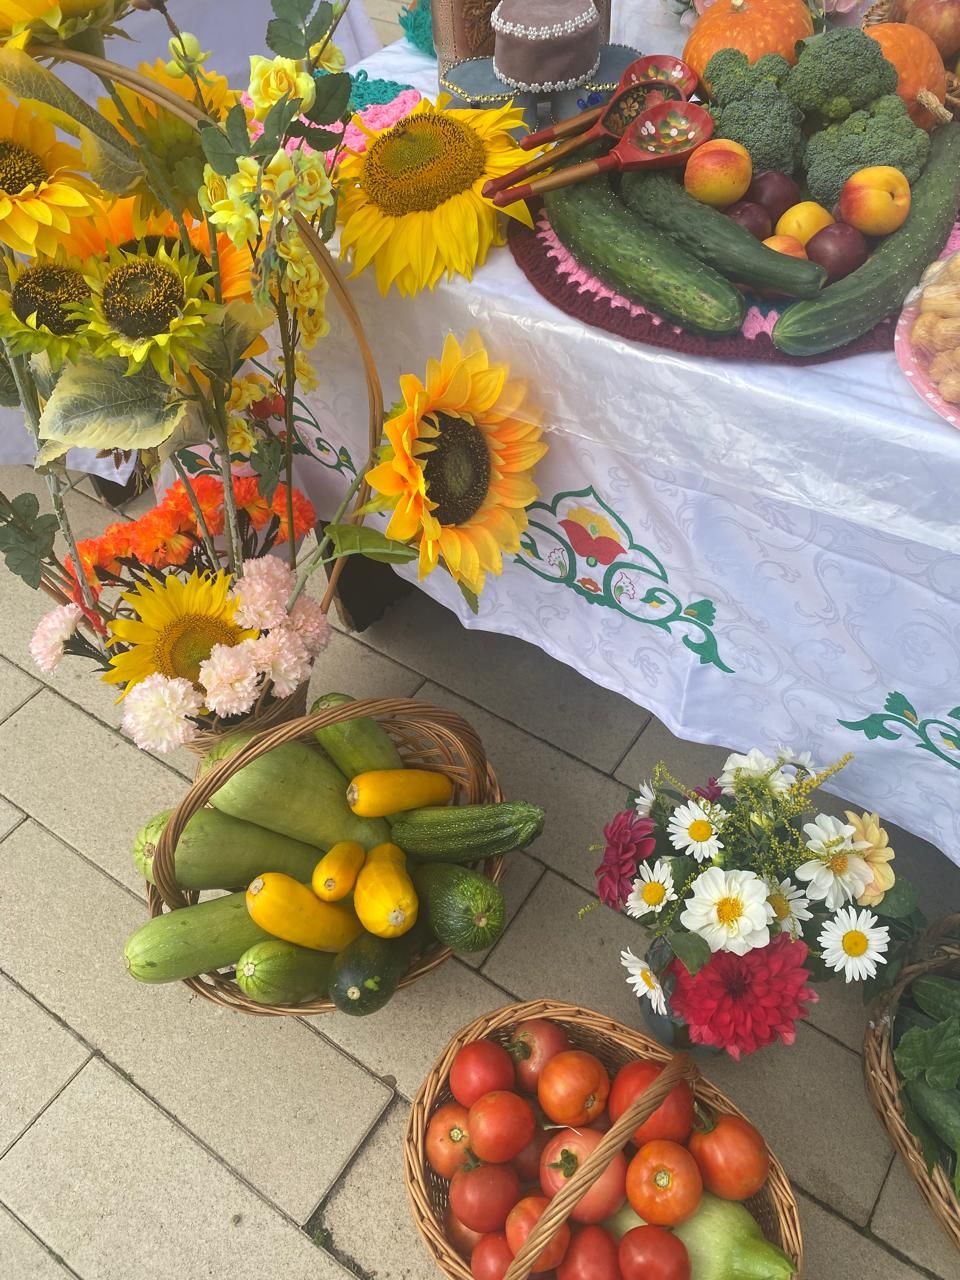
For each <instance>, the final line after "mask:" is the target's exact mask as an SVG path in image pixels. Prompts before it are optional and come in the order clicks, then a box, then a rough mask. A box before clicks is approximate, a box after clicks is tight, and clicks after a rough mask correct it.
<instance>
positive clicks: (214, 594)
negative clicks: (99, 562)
mask: <svg viewBox="0 0 960 1280" xmlns="http://www.w3.org/2000/svg"><path fill="white" fill-rule="evenodd" d="M231 581H232V579H231V577H230V575H229V574H228V573H223V572H220V573H216V574H204V575H203V576H201V575H200V574H198V573H197V572H196V571H194V572H193V573H191V575H190V577H189V578H187V580H186V581H183V580H182V579H180V578H178V577H177V576H176V575H175V574H169V575H168V576H167V577H166V578H163V579H162V580H160V581H158V580H156V579H151V581H150V582H148V583H143V584H141V585H139V586H138V587H136V588H135V589H134V590H133V591H125V592H124V593H123V596H122V598H123V599H124V600H125V601H126V602H127V604H128V605H130V607H131V608H132V609H133V612H134V614H135V615H136V616H135V617H134V618H116V619H114V620H113V621H112V622H110V623H108V624H107V625H108V627H109V630H110V640H109V643H110V644H111V645H119V644H122V645H126V646H128V647H127V648H125V649H124V650H123V652H122V653H116V654H114V655H113V657H112V658H111V659H110V665H111V670H110V671H108V672H107V673H106V675H105V676H104V677H103V679H104V680H105V681H106V682H107V684H123V685H126V689H124V693H125V694H126V693H128V692H129V690H130V689H132V688H133V686H134V685H135V684H139V683H140V681H141V680H146V678H147V676H150V675H153V673H154V672H155V671H159V673H160V674H161V675H162V676H166V677H167V679H169V680H173V679H175V678H176V677H177V676H180V677H182V678H183V679H184V680H189V681H190V682H191V683H192V684H196V682H197V680H198V679H199V677H200V663H201V662H205V661H206V659H207V658H209V657H210V653H211V650H212V649H213V646H214V645H215V644H225V645H230V646H233V645H236V644H240V642H241V641H242V640H247V639H251V638H253V637H255V636H257V635H258V632H256V631H246V630H244V628H243V627H241V626H238V624H237V623H236V622H235V621H234V614H235V613H236V610H237V605H236V601H234V600H230V599H228V594H227V593H228V592H229V590H230V583H231Z"/></svg>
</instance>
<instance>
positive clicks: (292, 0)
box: [270, 0, 316, 22]
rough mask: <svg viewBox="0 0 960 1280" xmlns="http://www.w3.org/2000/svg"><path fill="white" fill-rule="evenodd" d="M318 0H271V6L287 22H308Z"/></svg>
mask: <svg viewBox="0 0 960 1280" xmlns="http://www.w3.org/2000/svg"><path fill="white" fill-rule="evenodd" d="M315 3H316V0H270V8H271V9H272V10H273V12H274V13H275V14H276V15H277V17H278V18H282V19H283V20H284V21H285V22H306V20H307V18H308V17H309V16H310V10H311V9H312V8H313V6H314V4H315Z"/></svg>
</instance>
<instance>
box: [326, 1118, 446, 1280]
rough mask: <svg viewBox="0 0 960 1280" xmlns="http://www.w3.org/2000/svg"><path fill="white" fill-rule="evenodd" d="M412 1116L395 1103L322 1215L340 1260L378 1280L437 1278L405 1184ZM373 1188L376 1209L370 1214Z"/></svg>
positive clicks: (339, 1184) (428, 1279)
mask: <svg viewBox="0 0 960 1280" xmlns="http://www.w3.org/2000/svg"><path fill="white" fill-rule="evenodd" d="M409 1114H410V1108H409V1107H408V1106H407V1104H406V1103H405V1102H402V1101H400V1100H398V1101H397V1102H396V1103H394V1105H393V1106H392V1107H391V1108H390V1110H389V1112H388V1113H387V1115H386V1116H385V1117H384V1119H383V1121H382V1122H381V1123H380V1125H378V1127H377V1128H376V1129H375V1130H374V1132H373V1133H372V1134H371V1135H370V1137H369V1139H368V1140H367V1142H366V1144H365V1145H364V1148H363V1150H362V1151H361V1152H360V1154H359V1155H358V1156H357V1158H356V1160H355V1161H354V1162H353V1164H352V1165H351V1166H350V1168H349V1169H348V1171H347V1173H346V1174H345V1176H344V1177H343V1178H341V1180H340V1181H339V1182H338V1183H337V1185H336V1187H335V1188H334V1191H333V1193H332V1195H331V1196H330V1198H329V1200H328V1201H327V1202H326V1204H325V1205H324V1206H323V1209H322V1212H321V1222H322V1225H323V1227H324V1228H325V1229H326V1230H327V1231H329V1232H330V1236H331V1240H330V1248H331V1249H332V1250H333V1252H334V1253H335V1254H336V1256H337V1257H338V1258H340V1259H341V1260H342V1261H343V1262H344V1264H345V1265H346V1266H350V1264H351V1263H353V1264H355V1265H357V1266H359V1267H361V1268H362V1269H363V1271H364V1272H365V1273H366V1275H368V1276H370V1277H373V1280H437V1275H438V1272H437V1269H436V1266H435V1265H434V1262H433V1260H432V1258H431V1257H430V1255H429V1253H428V1252H427V1248H426V1245H425V1244H424V1243H423V1240H422V1238H421V1236H420V1233H419V1231H418V1230H417V1228H416V1227H415V1226H414V1223H413V1219H412V1217H411V1216H410V1208H409V1205H408V1204H407V1195H406V1191H405V1188H404V1185H403V1161H402V1159H401V1157H400V1152H401V1149H402V1146H403V1141H404V1136H405V1134H406V1131H407V1119H408V1117H409ZM372 1188H376V1193H375V1202H376V1209H375V1211H374V1212H372V1213H371V1211H370V1206H371V1189H372Z"/></svg>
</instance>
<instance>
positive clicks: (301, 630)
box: [290, 596, 330, 658]
mask: <svg viewBox="0 0 960 1280" xmlns="http://www.w3.org/2000/svg"><path fill="white" fill-rule="evenodd" d="M290 625H291V627H293V629H294V631H295V632H296V633H297V635H298V636H299V637H300V639H301V640H302V641H303V643H304V645H305V646H306V649H307V653H309V655H310V657H311V658H315V657H316V656H317V654H318V653H323V651H324V649H325V648H326V647H327V645H328V644H329V643H330V623H329V622H328V621H327V615H326V614H325V613H324V612H323V610H322V609H321V608H320V605H319V604H318V603H317V601H316V600H311V599H310V598H309V596H301V597H300V599H299V600H298V601H297V603H296V604H295V605H294V606H293V608H292V610H291V611H290Z"/></svg>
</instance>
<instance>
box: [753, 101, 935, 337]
mask: <svg viewBox="0 0 960 1280" xmlns="http://www.w3.org/2000/svg"><path fill="white" fill-rule="evenodd" d="M958 201H960V124H946V125H942V126H941V127H940V128H939V129H937V130H936V131H935V132H934V134H933V136H932V138H931V139H930V159H929V160H928V161H927V167H926V169H924V171H923V173H922V174H921V175H920V177H919V178H918V179H917V181H916V182H915V183H914V185H913V194H912V199H911V206H910V213H909V214H908V216H907V220H906V222H905V223H904V224H903V226H902V227H900V228H899V230H897V231H894V232H893V233H892V234H891V235H889V236H887V238H886V239H885V240H884V241H883V243H882V244H881V245H880V247H879V248H878V249H876V250H875V252H874V253H873V254H872V256H871V257H869V258H868V259H867V261H866V262H865V263H864V264H863V266H862V267H859V268H858V269H857V270H856V271H851V273H850V275H848V276H845V277H844V278H843V279H842V280H838V281H837V283H836V284H831V285H828V286H827V288H826V289H824V290H823V292H822V293H821V294H820V297H819V298H817V299H816V301H814V302H795V303H794V304H793V306H790V307H787V309H786V310H785V311H784V313H783V315H781V317H780V319H779V320H778V321H777V323H776V324H775V325H774V327H773V342H774V345H775V346H776V347H778V348H779V349H780V350H781V351H785V352H786V353H787V355H791V356H815V355H819V354H820V352H822V351H833V350H835V349H836V348H837V347H842V346H844V345H845V344H846V343H848V342H852V341H853V340H854V338H859V337H860V336H861V334H864V333H867V332H869V330H870V329H872V328H873V327H874V325H876V324H879V323H880V321H881V320H882V319H883V318H884V317H885V316H888V315H890V313H891V312H893V311H898V310H899V309H900V307H901V305H902V304H903V300H904V298H905V297H906V296H907V294H908V293H909V292H910V290H911V289H912V288H913V287H914V285H915V284H916V283H917V281H918V280H919V279H920V277H921V276H922V275H923V273H924V271H925V270H926V269H927V267H928V266H929V264H930V263H931V262H933V260H934V259H935V258H936V256H937V254H938V253H939V252H940V251H941V249H942V248H943V246H944V245H945V244H946V243H947V238H948V236H949V235H950V231H951V228H952V227H953V224H954V220H955V219H956V216H957V203H958Z"/></svg>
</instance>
